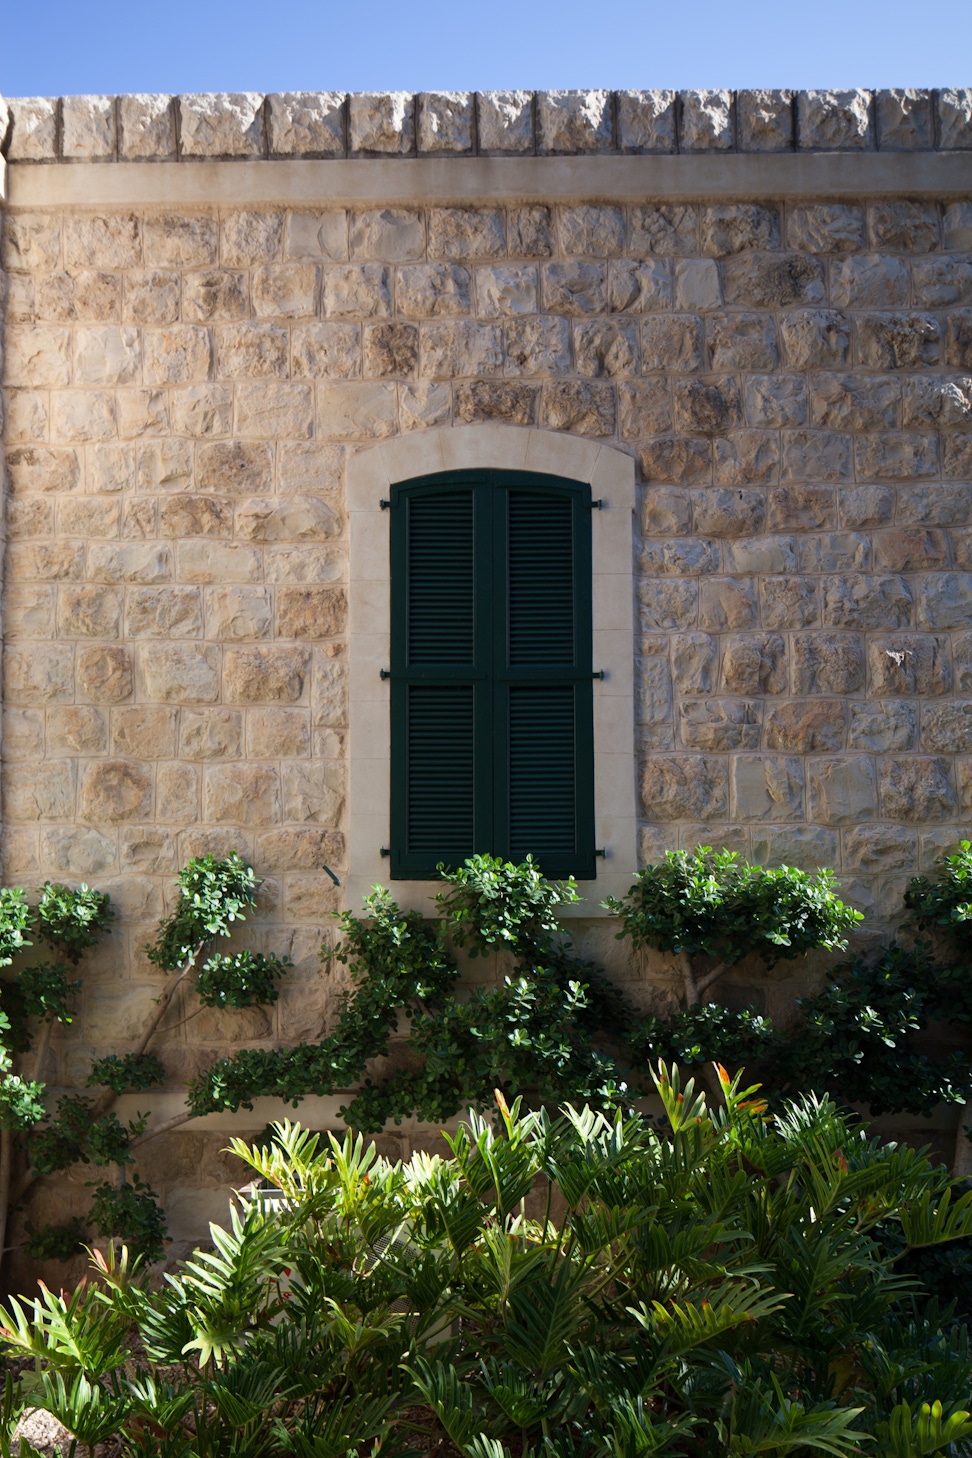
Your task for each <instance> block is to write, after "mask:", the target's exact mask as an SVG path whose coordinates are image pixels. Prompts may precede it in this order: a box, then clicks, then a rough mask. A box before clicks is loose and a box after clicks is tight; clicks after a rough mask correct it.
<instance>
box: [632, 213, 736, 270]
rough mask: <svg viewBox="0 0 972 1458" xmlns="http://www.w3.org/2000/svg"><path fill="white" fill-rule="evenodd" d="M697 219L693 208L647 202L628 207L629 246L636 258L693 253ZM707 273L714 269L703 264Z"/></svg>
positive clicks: (695, 241) (696, 237)
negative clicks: (657, 254) (656, 254)
mask: <svg viewBox="0 0 972 1458" xmlns="http://www.w3.org/2000/svg"><path fill="white" fill-rule="evenodd" d="M698 231H699V219H698V211H697V209H696V208H694V207H687V206H684V205H681V204H678V203H674V204H672V203H669V204H660V205H659V204H654V203H649V204H645V205H639V206H636V207H631V208H629V209H628V249H629V252H630V253H631V254H632V255H633V256H634V257H635V258H640V257H641V256H642V255H644V254H651V253H659V254H663V255H665V256H667V257H672V256H676V255H679V254H681V255H685V254H691V253H695V252H696V251H697V248H698ZM706 269H707V272H708V273H709V274H711V273H712V272H715V270H714V269H713V268H712V266H711V265H706Z"/></svg>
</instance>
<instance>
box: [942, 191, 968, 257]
mask: <svg viewBox="0 0 972 1458" xmlns="http://www.w3.org/2000/svg"><path fill="white" fill-rule="evenodd" d="M943 233H944V237H945V247H946V248H951V249H955V250H956V251H957V252H959V253H969V252H972V203H967V202H951V203H946V205H945V213H944V219H943Z"/></svg>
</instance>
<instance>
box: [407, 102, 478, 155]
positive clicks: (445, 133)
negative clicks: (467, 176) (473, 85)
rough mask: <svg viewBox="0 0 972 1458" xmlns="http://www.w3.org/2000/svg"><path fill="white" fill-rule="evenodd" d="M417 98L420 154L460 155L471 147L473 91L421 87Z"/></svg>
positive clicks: (470, 149) (466, 152) (467, 151)
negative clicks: (425, 88)
mask: <svg viewBox="0 0 972 1458" xmlns="http://www.w3.org/2000/svg"><path fill="white" fill-rule="evenodd" d="M417 101H418V150H419V153H420V155H429V156H432V155H440V156H448V157H457V156H462V155H463V154H468V153H470V152H471V151H472V149H473V94H472V92H471V91H422V92H420V93H419V95H418V97H417Z"/></svg>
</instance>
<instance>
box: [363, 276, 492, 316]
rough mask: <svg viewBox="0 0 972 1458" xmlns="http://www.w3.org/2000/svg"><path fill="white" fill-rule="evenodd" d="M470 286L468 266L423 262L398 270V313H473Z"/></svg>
mask: <svg viewBox="0 0 972 1458" xmlns="http://www.w3.org/2000/svg"><path fill="white" fill-rule="evenodd" d="M470 289H471V281H470V276H469V272H468V270H467V269H465V268H459V267H458V266H457V265H455V264H451V263H422V264H415V265H414V266H412V267H407V268H400V269H399V270H398V273H397V279H396V286H395V294H396V299H397V303H398V310H399V313H401V314H404V315H405V317H406V318H411V319H432V318H455V317H459V316H462V315H465V314H470V313H471V312H472V302H471V293H470ZM383 312H384V311H383Z"/></svg>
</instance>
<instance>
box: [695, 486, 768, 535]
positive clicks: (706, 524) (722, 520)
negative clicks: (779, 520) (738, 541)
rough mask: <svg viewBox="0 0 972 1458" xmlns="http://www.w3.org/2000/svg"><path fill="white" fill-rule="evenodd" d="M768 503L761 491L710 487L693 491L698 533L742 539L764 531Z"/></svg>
mask: <svg viewBox="0 0 972 1458" xmlns="http://www.w3.org/2000/svg"><path fill="white" fill-rule="evenodd" d="M764 515H765V503H764V499H763V493H762V492H761V491H729V490H724V489H719V488H715V489H713V488H712V487H708V488H707V489H705V490H703V491H693V492H692V516H693V520H694V523H695V530H696V531H697V532H700V533H702V534H703V535H705V536H710V537H742V536H746V535H747V534H751V533H755V532H758V531H761V530H762V526H763V518H764Z"/></svg>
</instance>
